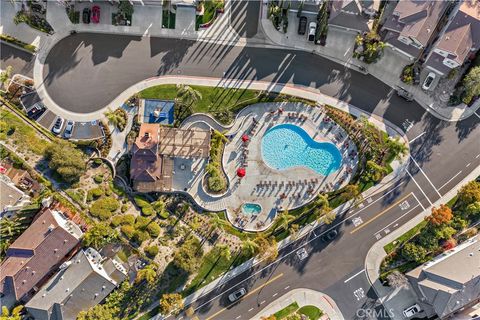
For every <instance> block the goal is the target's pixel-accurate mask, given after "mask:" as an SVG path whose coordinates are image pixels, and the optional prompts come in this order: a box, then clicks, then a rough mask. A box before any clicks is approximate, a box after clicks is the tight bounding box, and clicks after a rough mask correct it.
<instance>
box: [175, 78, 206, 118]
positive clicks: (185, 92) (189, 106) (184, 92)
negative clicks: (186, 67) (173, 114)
mask: <svg viewBox="0 0 480 320" xmlns="http://www.w3.org/2000/svg"><path fill="white" fill-rule="evenodd" d="M201 99H202V94H201V93H200V91H198V90H195V89H194V88H192V87H190V86H187V85H184V84H179V85H177V97H176V99H175V102H176V104H177V105H178V106H180V108H182V109H185V110H187V111H188V112H189V113H192V112H193V105H194V104H195V103H197V102H198V101H199V100H201Z"/></svg>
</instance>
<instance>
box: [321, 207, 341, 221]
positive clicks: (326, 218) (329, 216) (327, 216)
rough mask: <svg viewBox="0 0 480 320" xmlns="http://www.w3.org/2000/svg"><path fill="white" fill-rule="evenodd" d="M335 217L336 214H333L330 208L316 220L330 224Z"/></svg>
mask: <svg viewBox="0 0 480 320" xmlns="http://www.w3.org/2000/svg"><path fill="white" fill-rule="evenodd" d="M329 209H330V208H329ZM336 217H337V215H336V214H335V211H333V210H331V209H330V210H329V211H328V212H327V213H326V214H325V215H323V216H321V217H320V218H319V219H318V221H319V222H323V223H325V224H331V223H332V222H333V221H335V218H336Z"/></svg>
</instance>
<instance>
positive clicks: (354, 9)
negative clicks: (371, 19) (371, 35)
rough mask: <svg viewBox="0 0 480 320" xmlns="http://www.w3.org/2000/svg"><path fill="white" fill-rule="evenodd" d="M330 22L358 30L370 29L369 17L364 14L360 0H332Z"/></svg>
mask: <svg viewBox="0 0 480 320" xmlns="http://www.w3.org/2000/svg"><path fill="white" fill-rule="evenodd" d="M328 23H329V24H331V25H336V26H340V27H344V28H349V29H354V30H358V31H369V30H370V29H369V27H368V19H367V18H366V17H364V16H363V15H362V5H361V3H360V1H359V0H338V1H332V2H331V8H330V16H329V18H328Z"/></svg>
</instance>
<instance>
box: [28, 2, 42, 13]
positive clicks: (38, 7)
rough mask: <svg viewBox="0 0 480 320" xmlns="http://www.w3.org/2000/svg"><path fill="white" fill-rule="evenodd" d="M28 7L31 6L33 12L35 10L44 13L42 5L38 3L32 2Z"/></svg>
mask: <svg viewBox="0 0 480 320" xmlns="http://www.w3.org/2000/svg"><path fill="white" fill-rule="evenodd" d="M30 8H32V11H33V12H37V13H41V14H44V13H45V11H46V10H45V9H44V8H43V6H42V5H41V4H39V3H32V4H31V5H30Z"/></svg>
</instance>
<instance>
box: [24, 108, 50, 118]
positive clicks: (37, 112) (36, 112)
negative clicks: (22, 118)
mask: <svg viewBox="0 0 480 320" xmlns="http://www.w3.org/2000/svg"><path fill="white" fill-rule="evenodd" d="M45 110H46V109H45V107H44V106H41V105H38V104H35V105H34V106H33V107H32V108H31V109H30V110H28V112H27V117H29V118H30V119H33V120H37V119H38V118H39V117H40V116H41V115H42V114H43V113H44V112H45Z"/></svg>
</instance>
